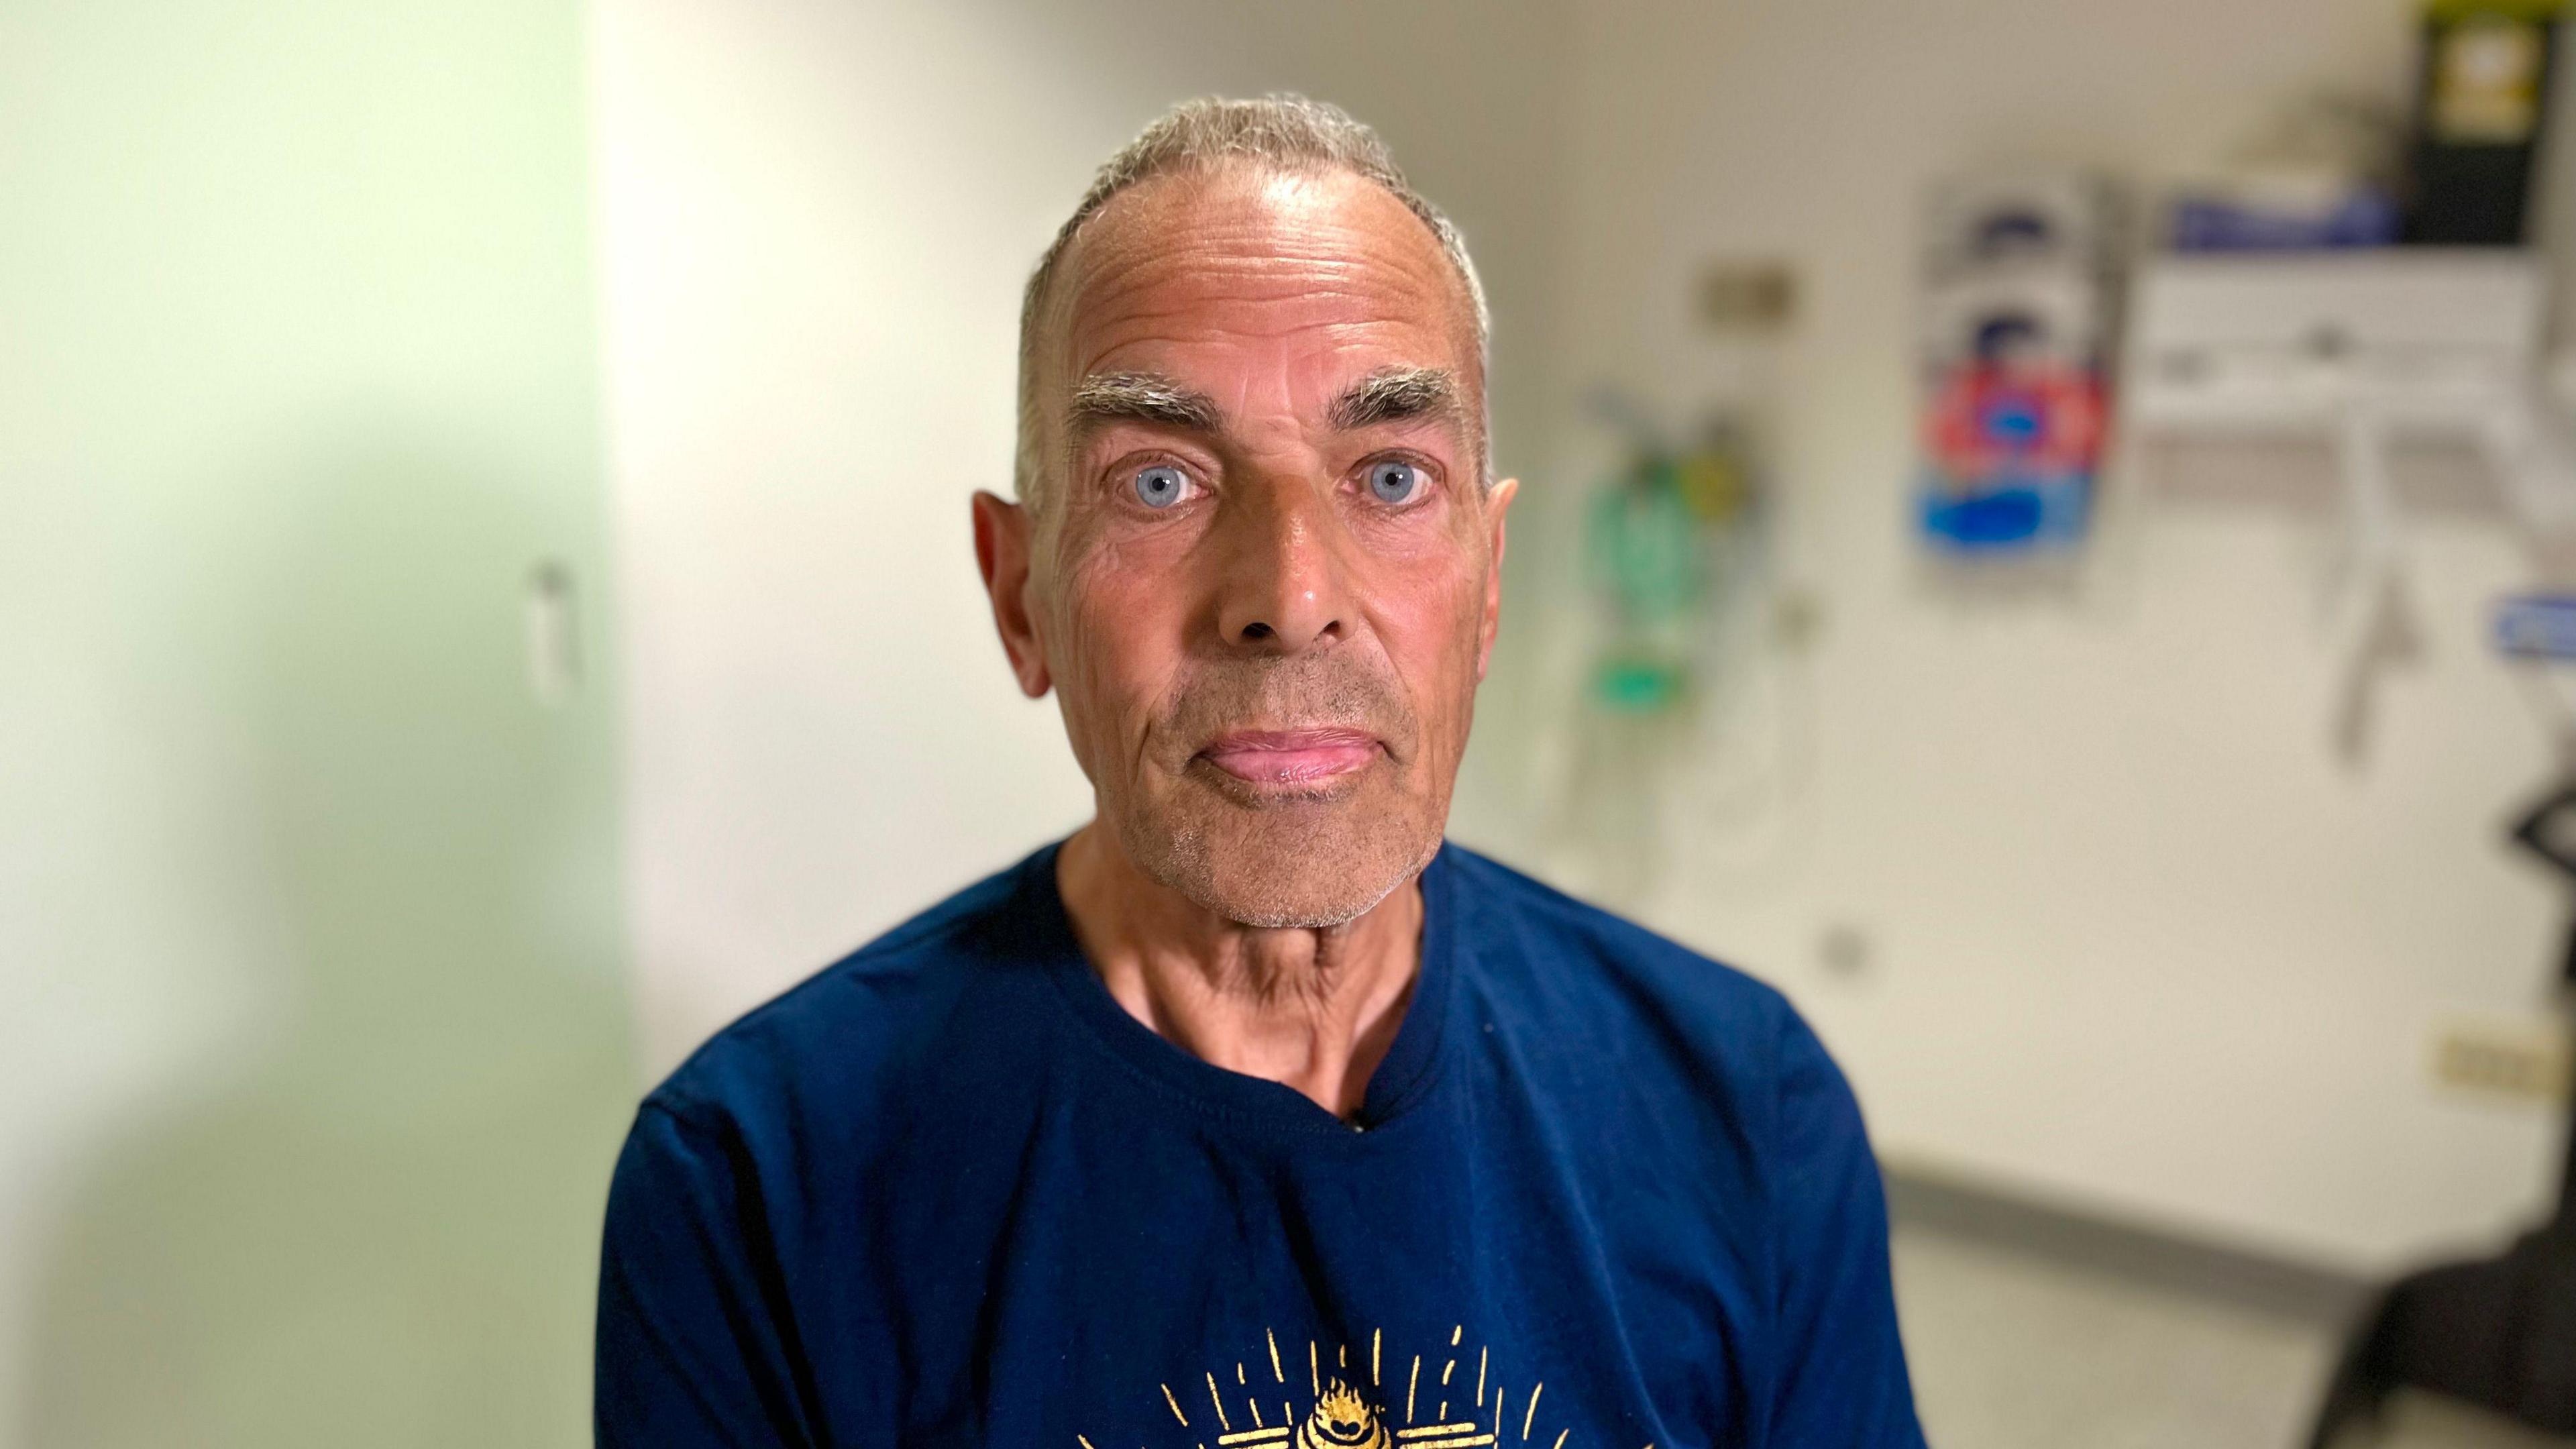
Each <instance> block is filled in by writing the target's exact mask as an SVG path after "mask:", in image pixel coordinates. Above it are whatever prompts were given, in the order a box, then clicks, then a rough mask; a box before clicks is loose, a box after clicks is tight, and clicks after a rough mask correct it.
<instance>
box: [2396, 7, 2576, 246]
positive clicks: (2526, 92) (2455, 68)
mask: <svg viewBox="0 0 2576 1449" xmlns="http://www.w3.org/2000/svg"><path fill="white" fill-rule="evenodd" d="M2559 8H2560V7H2559V0H2434V3H2433V4H2431V5H2429V6H2427V7H2426V13H2425V20H2424V59H2423V66H2422V70H2421V72H2420V77H2419V79H2418V81H2417V85H2416V100H2415V137H2414V143H2413V153H2412V155H2411V156H2410V157H2409V164H2408V167H2407V170H2408V178H2407V189H2408V193H2409V194H2408V197H2407V203H2406V229H2405V237H2406V240H2407V241H2408V242H2410V243H2414V244H2419V245H2427V246H2503V247H2510V246H2520V245H2522V242H2523V231H2524V213H2525V212H2526V211H2527V210H2528V205H2527V203H2528V202H2529V200H2530V196H2531V177H2532V158H2533V156H2534V155H2535V154H2536V153H2537V151H2538V149H2539V145H2540V134H2541V130H2542V124H2543V122H2544V120H2545V119H2546V117H2547V113H2548V99H2549V76H2550V69H2551V61H2552V59H2553V55H2554V52H2555V51H2556V50H2557V40H2558V11H2559Z"/></svg>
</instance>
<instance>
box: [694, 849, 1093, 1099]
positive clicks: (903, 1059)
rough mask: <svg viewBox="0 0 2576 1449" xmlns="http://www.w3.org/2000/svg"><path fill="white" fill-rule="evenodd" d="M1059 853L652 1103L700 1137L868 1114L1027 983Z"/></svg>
mask: <svg viewBox="0 0 2576 1449" xmlns="http://www.w3.org/2000/svg"><path fill="white" fill-rule="evenodd" d="M1053 863H1054V848H1053V847H1051V846H1050V847H1048V848H1046V849H1043V850H1040V851H1038V852H1037V853H1035V854H1033V855H1031V856H1029V857H1028V858H1027V859H1025V860H1022V861H1021V862H1019V863H1018V864H1017V865H1014V866H1011V867H1010V868H1008V869H1006V870H1003V871H1000V872H997V873H996V874H994V875H991V876H988V877H986V878H985V879H983V880H981V881H978V882H976V883H975V884H973V885H971V886H968V887H966V888H965V889H964V890H961V891H959V892H957V893H956V894H955V895H952V896H950V897H948V898H947V899H946V900H944V901H941V902H939V903H938V904H937V905H934V906H932V907H930V908H929V909H928V910H925V911H922V912H921V913H920V914H918V915H916V916H914V917H912V918H911V919H910V920H907V921H905V922H904V923H902V924H901V925H898V926H896V927H894V928H893V929H892V930H889V931H887V932H886V933H885V934H883V935H881V936H879V937H877V938H876V939H875V940H873V941H870V942H868V943H867V944H866V945H864V946H861V947H859V948H858V949H857V950H855V951H852V952H851V953H849V954H848V955H846V956H844V957H842V958H841V959H839V960H838V961H835V962H833V963H832V964H831V965H829V966H826V967H824V968H823V969H822V970H820V971H818V972H816V973H814V974H813V975H812V976H809V977H807V978H806V979H805V980H803V981H801V982H799V983H798V984H797V985H795V986H793V987H790V988H789V989H788V990H786V991H784V992H782V993H780V994H779V995H778V996H775V997H773V998H771V999H770V1000H769V1001H767V1002H765V1003H763V1004H762V1005H760V1006H758V1007H755V1008H753V1009H752V1010H751V1011H749V1012H746V1013H745V1014H743V1015H742V1016H741V1017H739V1018H737V1019H736V1020H734V1021H733V1022H732V1023H731V1024H729V1025H727V1026H726V1027H724V1028H723V1029H722V1030H720V1031H718V1032H717V1033H716V1034H715V1035H714V1036H712V1037H710V1038H708V1039H707V1041H706V1043H705V1044H704V1045H702V1046H700V1047H699V1048H698V1049H697V1050H696V1051H695V1052H693V1053H691V1054H690V1056H689V1057H688V1059H687V1060H686V1061H684V1062H682V1063H681V1064H680V1066H679V1067H678V1068H677V1069H676V1070H674V1071H673V1072H672V1073H671V1074H670V1075H669V1076H668V1077H666V1078H664V1079H663V1081H662V1082H661V1084H660V1085H659V1086H657V1087H655V1088H654V1089H653V1091H652V1092H651V1093H650V1094H649V1095H648V1096H647V1097H646V1098H645V1101H644V1107H645V1109H646V1110H647V1111H648V1112H651V1111H660V1112H663V1113H666V1114H668V1115H670V1116H672V1117H676V1118H678V1119H679V1120H680V1121H681V1122H682V1123H684V1124H687V1125H689V1126H691V1127H696V1128H700V1129H702V1130H705V1129H720V1128H723V1127H732V1128H737V1129H738V1128H740V1127H742V1126H744V1125H745V1124H746V1123H747V1122H749V1121H756V1120H760V1119H767V1118H771V1117H776V1116H780V1115H785V1116H790V1117H794V1116H814V1115H829V1116H833V1117H841V1118H847V1117H850V1116H853V1115H859V1113H854V1112H853V1111H852V1109H853V1108H857V1109H861V1112H863V1111H864V1109H865V1108H866V1106H867V1105H868V1104H869V1100H870V1099H871V1098H875V1097H880V1096H883V1095H885V1094H886V1093H887V1092H888V1091H890V1090H891V1089H893V1088H894V1086H895V1084H896V1083H898V1082H899V1081H900V1080H901V1079H902V1077H903V1076H904V1074H905V1070H906V1066H907V1063H909V1062H913V1061H916V1060H919V1059H922V1058H924V1057H926V1056H928V1055H929V1054H931V1053H934V1052H936V1051H937V1050H939V1049H940V1047H939V1044H940V1043H941V1042H942V1041H943V1040H944V1039H945V1038H946V1036H947V1035H948V1034H949V1032H950V1030H951V1028H952V1024H953V1023H955V1022H956V1021H957V1020H958V1018H959V1017H960V1015H961V1013H963V1012H965V1011H967V1010H968V1009H969V1005H970V1001H971V998H972V997H974V995H975V994H976V993H977V992H978V991H980V990H986V989H990V988H991V987H992V986H993V985H994V984H995V982H996V978H997V977H1000V976H1003V975H1006V974H1021V975H1025V974H1027V973H1026V972H1025V971H1024V970H1022V971H1018V972H1016V973H1015V972H1014V971H1013V968H1025V967H1027V966H1028V965H1029V963H1030V961H1031V960H1032V958H1033V956H1034V954H1035V953H1034V951H1033V950H1032V949H1031V943H1032V936H1033V933H1034V932H1035V931H1036V930H1037V929H1039V925H1040V923H1039V922H1037V921H1035V920H1033V917H1034V915H1035V910H1034V904H1033V902H1032V900H1031V895H1032V892H1031V891H1030V889H1029V886H1030V875H1031V873H1032V872H1035V871H1039V870H1044V869H1051V868H1052V866H1053Z"/></svg>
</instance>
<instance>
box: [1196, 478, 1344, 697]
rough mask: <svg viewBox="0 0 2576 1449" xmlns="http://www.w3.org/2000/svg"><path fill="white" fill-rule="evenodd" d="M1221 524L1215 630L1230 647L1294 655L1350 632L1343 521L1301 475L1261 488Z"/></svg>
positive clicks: (1329, 642) (1342, 636)
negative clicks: (1221, 572) (1226, 541)
mask: <svg viewBox="0 0 2576 1449" xmlns="http://www.w3.org/2000/svg"><path fill="white" fill-rule="evenodd" d="M1262 491H1263V492H1264V493H1265V494H1266V495H1267V496H1264V497H1260V498H1257V499H1249V500H1245V503H1244V505H1242V506H1239V507H1238V508H1237V509H1235V510H1232V511H1233V512H1234V514H1235V516H1234V517H1232V518H1229V519H1226V520H1224V521H1223V522H1222V523H1221V524H1220V525H1219V526H1220V527H1224V528H1227V529H1229V530H1230V531H1231V532H1232V533H1233V535H1234V536H1233V538H1232V539H1231V540H1230V545H1231V546H1230V547H1229V548H1228V549H1227V550H1226V555H1227V556H1226V569H1225V578H1224V584H1223V592H1222V594H1221V596H1220V599H1219V602H1218V606H1217V616H1218V617H1217V628H1218V630H1219V631H1220V632H1221V633H1222V634H1223V635H1224V638H1225V642H1226V643H1227V644H1228V645H1231V646H1236V647H1242V648H1250V649H1255V650H1260V651H1264V652H1269V653H1276V654H1297V653H1301V652H1303V651H1305V650H1307V649H1311V648H1316V647H1319V646H1322V645H1327V644H1333V643H1338V642H1340V641H1341V640H1343V639H1345V638H1347V637H1349V635H1350V632H1351V598H1350V592H1349V586H1348V583H1349V581H1348V576H1347V570H1346V569H1345V568H1344V566H1343V560H1342V557H1341V542H1342V540H1341V534H1340V524H1339V522H1338V520H1336V519H1335V518H1334V517H1333V515H1332V511H1331V509H1330V508H1329V507H1328V506H1327V505H1326V503H1325V500H1323V499H1320V498H1317V497H1316V496H1315V495H1314V491H1313V489H1312V488H1311V487H1309V486H1308V485H1307V483H1306V482H1305V481H1304V480H1303V479H1298V480H1294V481H1289V482H1285V483H1284V484H1283V485H1282V486H1280V487H1278V488H1275V489H1268V490H1262Z"/></svg>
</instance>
